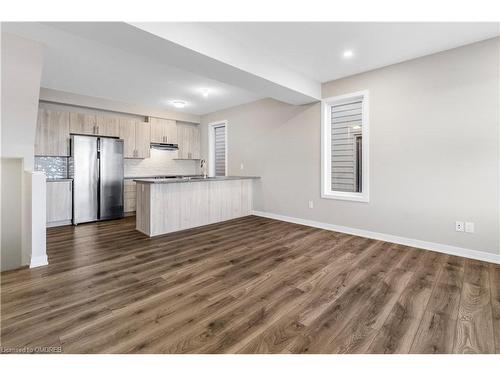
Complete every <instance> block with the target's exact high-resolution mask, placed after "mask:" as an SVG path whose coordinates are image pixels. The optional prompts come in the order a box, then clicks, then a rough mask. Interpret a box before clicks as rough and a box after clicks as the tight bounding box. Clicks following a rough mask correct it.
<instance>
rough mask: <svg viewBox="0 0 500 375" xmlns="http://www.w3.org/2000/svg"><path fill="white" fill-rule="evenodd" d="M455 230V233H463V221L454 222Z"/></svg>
mask: <svg viewBox="0 0 500 375" xmlns="http://www.w3.org/2000/svg"><path fill="white" fill-rule="evenodd" d="M455 230H456V231H457V232H463V231H464V222H463V221H455Z"/></svg>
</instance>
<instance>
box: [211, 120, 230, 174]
mask: <svg viewBox="0 0 500 375" xmlns="http://www.w3.org/2000/svg"><path fill="white" fill-rule="evenodd" d="M227 124H228V121H227V120H222V121H214V122H211V123H209V124H208V175H209V176H210V177H214V176H215V158H214V152H215V151H214V134H215V133H214V129H215V128H217V127H220V126H224V127H225V130H224V145H225V146H226V153H225V155H226V160H225V161H224V162H225V163H226V176H227V175H228V174H227V169H228V165H227Z"/></svg>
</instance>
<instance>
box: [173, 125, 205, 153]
mask: <svg viewBox="0 0 500 375" xmlns="http://www.w3.org/2000/svg"><path fill="white" fill-rule="evenodd" d="M177 141H178V144H179V152H178V154H177V159H199V158H200V128H199V126H197V125H187V124H177Z"/></svg>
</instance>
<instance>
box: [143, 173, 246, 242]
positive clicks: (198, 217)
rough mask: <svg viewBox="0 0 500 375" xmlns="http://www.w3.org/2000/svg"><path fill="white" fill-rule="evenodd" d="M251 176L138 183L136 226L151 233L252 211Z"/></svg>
mask: <svg viewBox="0 0 500 375" xmlns="http://www.w3.org/2000/svg"><path fill="white" fill-rule="evenodd" d="M252 184H253V181H252V180H251V179H243V180H227V181H199V182H179V183H163V184H162V183H141V182H139V183H137V185H136V186H137V207H136V228H137V230H139V231H140V232H142V233H145V234H146V235H148V236H150V237H151V236H157V235H160V234H165V233H170V232H175V231H178V230H184V229H188V228H194V227H198V226H201V225H207V224H212V223H217V222H219V221H225V220H230V219H234V218H237V217H242V216H247V215H251V212H252Z"/></svg>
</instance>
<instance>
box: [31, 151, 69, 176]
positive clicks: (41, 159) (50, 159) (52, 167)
mask: <svg viewBox="0 0 500 375" xmlns="http://www.w3.org/2000/svg"><path fill="white" fill-rule="evenodd" d="M35 170H36V171H41V172H45V175H46V176H47V178H67V177H68V158H66V157H57V156H35Z"/></svg>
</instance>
